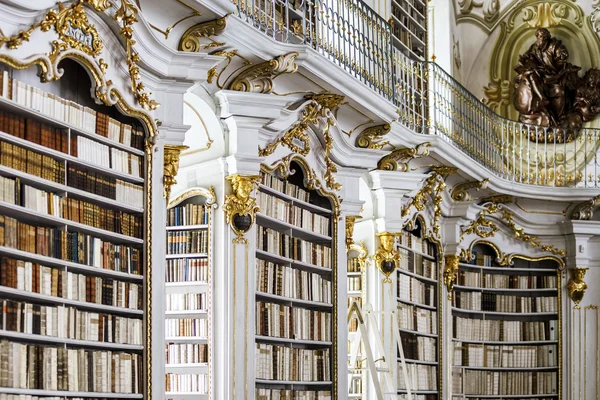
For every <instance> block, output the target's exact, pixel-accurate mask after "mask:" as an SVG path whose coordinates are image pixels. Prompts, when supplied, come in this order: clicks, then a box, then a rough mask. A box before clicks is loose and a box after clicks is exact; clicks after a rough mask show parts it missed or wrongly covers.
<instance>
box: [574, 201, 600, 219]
mask: <svg viewBox="0 0 600 400" xmlns="http://www.w3.org/2000/svg"><path fill="white" fill-rule="evenodd" d="M598 206H600V195H598V196H596V197H594V198H593V199H591V200H588V201H585V202H583V203H580V204H578V205H576V206H575V208H574V209H573V211H572V212H571V219H572V220H584V221H589V220H591V219H592V217H593V216H594V210H595V209H596V208H597V207H598Z"/></svg>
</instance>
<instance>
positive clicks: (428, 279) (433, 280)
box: [397, 268, 438, 285]
mask: <svg viewBox="0 0 600 400" xmlns="http://www.w3.org/2000/svg"><path fill="white" fill-rule="evenodd" d="M397 271H398V273H399V274H403V275H408V276H412V277H413V278H415V279H419V280H422V281H426V282H431V283H434V284H436V285H437V283H438V281H437V280H435V279H432V278H427V277H424V276H423V275H419V274H415V273H414V272H410V271H407V270H405V269H400V268H398V269H397Z"/></svg>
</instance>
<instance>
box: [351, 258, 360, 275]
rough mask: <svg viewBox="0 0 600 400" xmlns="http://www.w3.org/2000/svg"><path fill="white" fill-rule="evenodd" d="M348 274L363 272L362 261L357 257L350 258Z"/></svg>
mask: <svg viewBox="0 0 600 400" xmlns="http://www.w3.org/2000/svg"><path fill="white" fill-rule="evenodd" d="M348 272H361V267H360V260H359V259H358V258H357V257H352V258H348Z"/></svg>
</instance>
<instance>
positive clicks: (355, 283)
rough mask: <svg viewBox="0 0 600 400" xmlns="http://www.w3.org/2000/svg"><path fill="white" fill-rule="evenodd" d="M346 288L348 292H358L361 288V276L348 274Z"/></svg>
mask: <svg viewBox="0 0 600 400" xmlns="http://www.w3.org/2000/svg"><path fill="white" fill-rule="evenodd" d="M347 289H348V291H349V292H360V291H361V290H362V278H361V277H360V276H349V277H348V288H347Z"/></svg>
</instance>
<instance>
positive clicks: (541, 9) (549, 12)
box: [523, 2, 568, 28]
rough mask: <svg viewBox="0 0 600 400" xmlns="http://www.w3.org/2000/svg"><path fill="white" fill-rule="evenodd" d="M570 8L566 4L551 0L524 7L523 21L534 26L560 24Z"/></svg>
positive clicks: (546, 26) (542, 26)
mask: <svg viewBox="0 0 600 400" xmlns="http://www.w3.org/2000/svg"><path fill="white" fill-rule="evenodd" d="M567 13H568V9H567V7H566V6H565V5H564V4H560V3H558V4H557V3H554V4H550V3H549V2H546V3H540V4H538V5H537V7H536V6H527V7H525V8H523V22H525V23H527V24H528V25H529V26H531V27H532V28H550V27H552V26H557V25H560V23H561V21H562V19H563V18H565V17H566V16H567Z"/></svg>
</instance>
